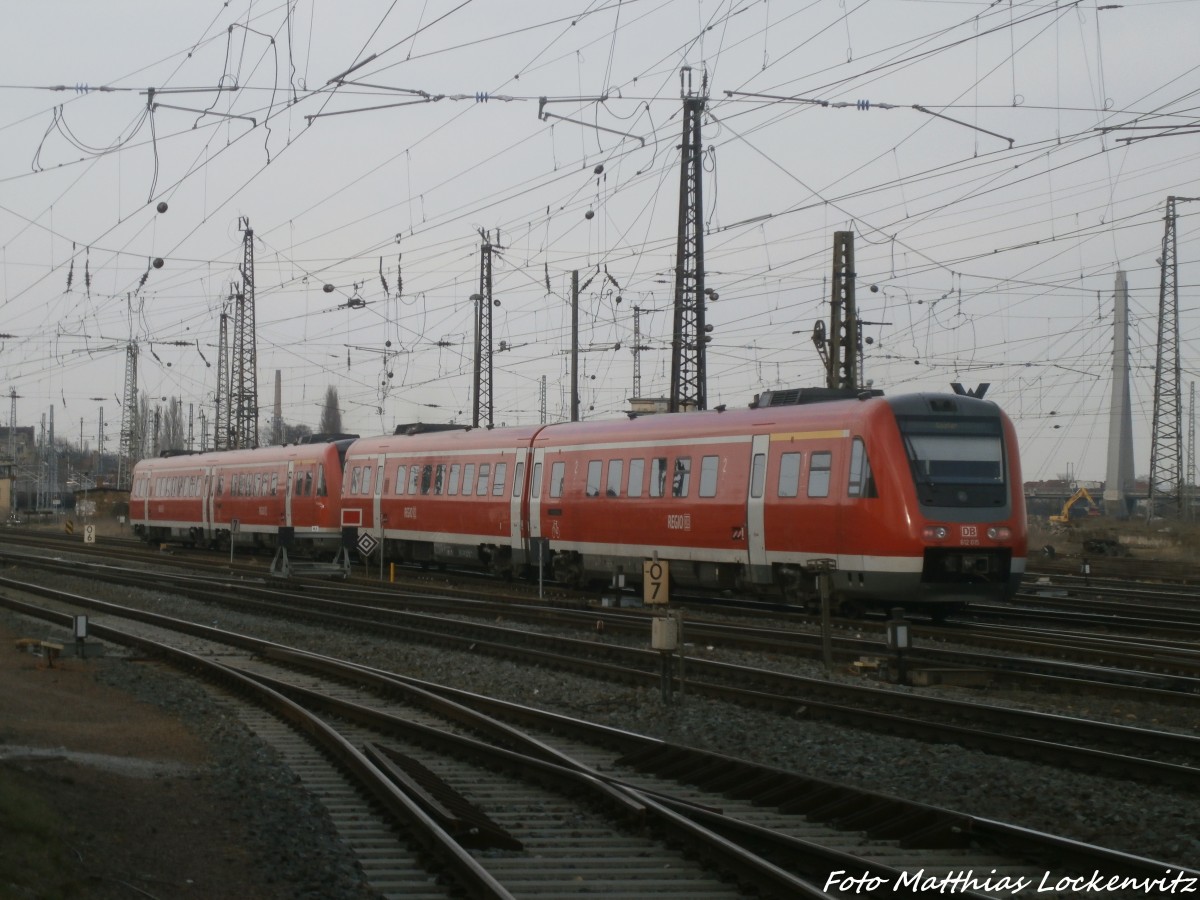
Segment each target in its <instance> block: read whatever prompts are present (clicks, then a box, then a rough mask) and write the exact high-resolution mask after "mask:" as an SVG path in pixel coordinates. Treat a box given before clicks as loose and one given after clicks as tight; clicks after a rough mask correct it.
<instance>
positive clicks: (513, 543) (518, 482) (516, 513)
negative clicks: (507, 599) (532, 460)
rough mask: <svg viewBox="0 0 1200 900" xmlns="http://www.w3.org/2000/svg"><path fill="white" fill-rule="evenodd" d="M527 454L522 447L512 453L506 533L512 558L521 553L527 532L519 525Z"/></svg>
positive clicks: (523, 496)
mask: <svg viewBox="0 0 1200 900" xmlns="http://www.w3.org/2000/svg"><path fill="white" fill-rule="evenodd" d="M528 456H529V453H528V451H526V449H525V448H524V447H518V448H517V450H516V453H514V454H513V474H512V479H513V486H512V490H511V491H509V492H508V534H509V546H510V547H511V548H512V553H513V557H514V558H519V557H521V556H522V555H523V551H524V550H525V542H524V539H523V538H524V535H525V534H528V530H527V529H524V528H522V527H521V526H522V524H523V523H522V522H521V501H522V500H524V499H525V465H526V460H527V458H528Z"/></svg>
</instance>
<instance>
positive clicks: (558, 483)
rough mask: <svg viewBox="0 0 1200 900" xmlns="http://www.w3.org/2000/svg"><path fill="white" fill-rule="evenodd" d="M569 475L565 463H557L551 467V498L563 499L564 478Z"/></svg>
mask: <svg viewBox="0 0 1200 900" xmlns="http://www.w3.org/2000/svg"><path fill="white" fill-rule="evenodd" d="M566 473H567V464H566V463H565V462H556V463H555V464H554V465H552V466H551V467H550V496H551V497H561V496H562V493H563V477H564V476H565V475H566Z"/></svg>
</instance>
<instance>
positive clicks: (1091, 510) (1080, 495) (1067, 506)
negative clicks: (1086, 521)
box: [1050, 487, 1102, 525]
mask: <svg viewBox="0 0 1200 900" xmlns="http://www.w3.org/2000/svg"><path fill="white" fill-rule="evenodd" d="M1080 500H1083V501H1086V503H1087V515H1089V516H1099V515H1102V513H1101V512H1100V507H1099V505H1097V503H1096V501H1095V500H1093V499H1092V495H1091V494H1089V493H1088V489H1087V488H1085V487H1081V488H1080V489H1079V490H1077V491H1076V492H1075V493H1073V494H1072V495H1071V496H1070V497H1068V498H1067V502H1066V503H1064V504H1063V508H1062V512H1060V513H1059V514H1058V515H1054V516H1050V524H1051V525H1070V524H1071V508H1072V507H1073V506H1074V505H1075V504H1076V503H1078V502H1079V501H1080Z"/></svg>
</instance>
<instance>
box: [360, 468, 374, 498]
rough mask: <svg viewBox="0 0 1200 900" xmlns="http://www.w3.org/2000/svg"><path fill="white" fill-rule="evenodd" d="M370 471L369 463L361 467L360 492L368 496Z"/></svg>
mask: <svg viewBox="0 0 1200 900" xmlns="http://www.w3.org/2000/svg"><path fill="white" fill-rule="evenodd" d="M371 471H372V470H371V464H370V463H367V464H366V465H365V466H363V473H362V492H363V493H364V494H370V493H371Z"/></svg>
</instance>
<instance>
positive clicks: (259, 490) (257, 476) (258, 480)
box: [254, 472, 266, 497]
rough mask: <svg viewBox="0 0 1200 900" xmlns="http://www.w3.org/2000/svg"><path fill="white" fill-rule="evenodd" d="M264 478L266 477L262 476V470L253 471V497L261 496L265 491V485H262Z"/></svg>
mask: <svg viewBox="0 0 1200 900" xmlns="http://www.w3.org/2000/svg"><path fill="white" fill-rule="evenodd" d="M265 480H266V479H264V478H263V473H262V472H255V473H254V496H255V497H261V496H263V494H265V493H266V487H264V481H265Z"/></svg>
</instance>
